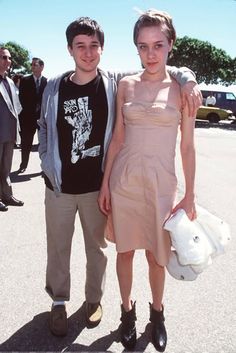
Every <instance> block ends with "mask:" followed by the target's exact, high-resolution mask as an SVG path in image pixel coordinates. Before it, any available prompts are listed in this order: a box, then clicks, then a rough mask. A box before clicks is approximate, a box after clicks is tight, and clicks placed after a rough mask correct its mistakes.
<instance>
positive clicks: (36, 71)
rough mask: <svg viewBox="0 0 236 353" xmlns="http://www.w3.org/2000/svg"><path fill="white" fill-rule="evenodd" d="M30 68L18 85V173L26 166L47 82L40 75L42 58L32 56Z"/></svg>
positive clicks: (22, 171)
mask: <svg viewBox="0 0 236 353" xmlns="http://www.w3.org/2000/svg"><path fill="white" fill-rule="evenodd" d="M31 69H32V74H31V75H27V76H24V77H23V78H21V80H20V86H19V98H20V102H21V105H22V112H21V113H20V116H19V119H20V128H21V164H20V167H19V170H18V173H24V172H25V170H26V168H27V166H28V162H29V156H30V151H31V148H32V144H33V139H34V135H35V132H36V130H37V128H38V125H37V120H38V119H39V117H40V109H41V102H42V95H43V91H44V88H45V86H46V84H47V79H46V77H44V76H42V71H43V69H44V62H43V60H41V59H39V58H33V59H32V63H31Z"/></svg>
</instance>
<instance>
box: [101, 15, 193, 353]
mask: <svg viewBox="0 0 236 353" xmlns="http://www.w3.org/2000/svg"><path fill="white" fill-rule="evenodd" d="M133 38H134V44H135V46H136V47H137V50H138V54H139V56H140V59H141V62H142V65H143V67H144V71H143V72H142V73H139V74H136V75H132V76H127V77H125V78H123V79H121V80H120V82H119V86H118V93H117V113H116V124H115V129H114V133H113V137H112V140H111V143H110V146H109V149H108V153H107V159H106V166H105V172H104V178H103V182H102V186H101V190H100V194H99V199H98V202H99V206H100V209H101V211H102V212H103V213H104V214H105V215H108V224H107V230H106V233H107V237H108V239H110V240H112V241H114V242H115V243H116V249H117V276H118V281H119V286H120V293H121V300H122V305H121V331H120V335H121V342H122V344H123V345H124V347H125V348H126V349H129V350H133V349H134V348H135V345H136V340H137V333H136V327H135V321H136V309H135V306H136V303H135V301H134V300H133V299H132V295H131V289H132V279H133V273H132V272H133V258H134V254H135V250H136V249H145V252H146V258H147V262H148V267H149V284H150V288H151V293H152V303H149V307H150V321H151V325H152V342H153V344H154V346H155V348H156V350H158V351H159V352H164V350H165V348H166V344H167V332H166V328H165V325H164V320H165V318H164V306H163V292H164V283H165V266H166V265H167V264H168V261H169V257H170V251H171V241H170V237H169V234H168V232H167V231H165V230H164V229H163V224H164V222H165V220H166V219H167V218H168V217H169V216H170V215H171V213H172V212H175V211H176V210H177V209H178V208H183V209H184V210H185V211H186V213H187V215H188V217H189V218H190V219H191V220H193V219H194V218H195V217H196V212H195V204H194V177H195V150H194V138H193V136H194V127H195V116H194V115H191V114H190V113H189V110H188V109H187V107H186V106H183V104H182V102H181V91H180V85H179V84H178V83H177V82H176V81H175V80H174V79H173V78H172V77H171V76H170V74H169V73H168V71H167V66H166V62H167V58H168V55H169V53H170V52H171V50H172V48H173V45H174V43H175V40H176V33H175V29H174V26H173V23H172V18H171V17H170V15H169V14H167V13H165V12H162V11H157V10H154V9H152V10H149V11H147V12H145V13H143V14H142V15H141V16H140V17H139V19H138V20H137V22H136V24H135V26H134V32H133ZM179 125H180V131H181V141H180V146H181V147H180V150H181V156H182V165H183V173H184V177H185V194H184V197H183V199H182V200H181V201H180V202H179V203H178V204H177V205H175V204H174V202H175V196H176V191H177V179H176V175H175V149H176V138H177V133H178V127H179ZM142 280H143V279H140V286H142Z"/></svg>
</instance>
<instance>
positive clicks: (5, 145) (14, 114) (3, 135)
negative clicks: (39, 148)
mask: <svg viewBox="0 0 236 353" xmlns="http://www.w3.org/2000/svg"><path fill="white" fill-rule="evenodd" d="M10 66H11V54H10V52H9V50H8V49H7V48H5V47H0V211H7V210H8V207H7V206H8V205H10V206H23V204H24V202H22V201H20V200H17V199H16V198H15V197H14V196H13V193H12V186H11V180H10V172H11V166H12V158H13V151H14V145H15V142H16V141H17V142H19V121H18V114H19V113H20V111H21V105H20V102H19V98H18V95H17V93H16V89H15V85H14V82H13V81H12V80H11V79H10V78H9V77H7V73H8V70H9V68H10Z"/></svg>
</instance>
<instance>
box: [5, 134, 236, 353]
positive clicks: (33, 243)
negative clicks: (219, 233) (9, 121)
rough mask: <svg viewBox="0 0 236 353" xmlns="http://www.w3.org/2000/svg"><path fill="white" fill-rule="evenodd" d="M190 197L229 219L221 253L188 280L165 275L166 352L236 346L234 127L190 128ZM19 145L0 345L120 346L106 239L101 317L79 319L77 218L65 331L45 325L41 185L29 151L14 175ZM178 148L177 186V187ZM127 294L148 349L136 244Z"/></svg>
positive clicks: (206, 352)
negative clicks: (93, 323)
mask: <svg viewBox="0 0 236 353" xmlns="http://www.w3.org/2000/svg"><path fill="white" fill-rule="evenodd" d="M196 148H197V167H198V173H197V179H196V193H197V201H198V203H199V204H201V205H202V206H204V207H206V208H208V209H209V210H210V211H211V212H214V213H216V214H217V215H219V216H221V217H222V218H223V219H225V220H226V221H227V222H229V224H230V226H231V229H232V236H233V239H232V241H231V244H230V246H229V248H228V250H227V252H226V254H225V255H223V256H220V257H218V258H216V259H215V260H214V262H213V264H212V265H211V267H209V268H208V269H207V270H206V271H205V272H204V273H202V274H201V275H200V276H199V277H198V279H197V280H196V281H194V282H188V283H187V282H180V281H176V280H174V279H173V278H171V277H170V276H169V275H167V282H166V290H165V315H166V327H167V330H168V346H167V349H166V352H167V353H235V352H236V318H235V312H236V295H235V291H236V276H235V273H236V261H235V258H236V241H235V237H234V234H235V231H236V219H235V209H236V201H235V200H236V188H235V176H236V163H234V161H235V156H236V132H235V131H222V130H220V129H196ZM19 157H20V151H19V150H15V154H14V164H13V173H12V180H13V190H14V194H15V196H16V197H17V198H19V199H22V200H24V202H25V205H24V207H22V208H17V207H9V211H8V212H5V213H3V212H2V213H1V214H0V283H1V286H0V296H1V310H0V322H1V325H0V351H8V352H12V351H18V352H23V351H25V352H33V351H34V352H35V351H38V352H45V351H47V352H49V351H54V352H56V351H61V352H62V351H66V352H67V351H79V352H86V351H94V352H99V351H101V352H104V351H108V352H122V351H123V348H122V345H121V343H120V342H119V335H118V331H117V327H118V325H119V318H120V299H119V291H118V285H117V280H116V273H115V250H114V247H113V246H112V245H109V247H108V249H107V253H108V256H109V264H108V271H107V284H106V292H105V295H104V299H103V308H104V317H103V320H102V322H101V324H100V325H99V326H98V327H97V328H95V329H87V328H86V327H85V322H84V309H83V301H84V293H83V292H84V272H85V271H84V263H85V259H84V248H83V241H82V234H81V228H80V224H79V222H77V226H76V232H75V235H74V243H73V251H72V259H71V272H72V290H71V300H70V302H69V304H68V305H67V310H68V316H69V334H68V336H67V337H66V338H61V339H59V338H55V337H53V336H52V335H51V334H50V333H49V331H48V324H47V318H48V310H49V309H50V304H51V302H50V299H49V298H48V296H47V295H46V293H45V292H44V289H43V288H44V277H45V258H46V248H45V224H44V204H43V203H44V185H43V180H42V178H41V176H40V166H39V159H38V154H37V152H32V153H31V157H30V165H29V168H28V170H27V172H26V173H25V174H23V175H19V176H17V175H16V174H15V173H14V171H15V170H17V169H18V167H19ZM179 170H180V162H179V156H178V158H177V171H178V174H179V177H180V183H179V193H180V194H181V191H182V190H183V179H182V176H181V175H180V172H179ZM133 297H134V299H136V300H137V316H138V321H137V329H138V343H137V347H136V350H137V351H139V352H143V351H144V352H154V351H155V350H154V348H153V346H152V344H151V343H150V326H149V324H148V310H149V309H148V302H149V301H150V290H149V287H148V283H147V266H146V262H145V258H144V254H143V252H142V251H139V252H137V254H136V257H135V271H134V287H133Z"/></svg>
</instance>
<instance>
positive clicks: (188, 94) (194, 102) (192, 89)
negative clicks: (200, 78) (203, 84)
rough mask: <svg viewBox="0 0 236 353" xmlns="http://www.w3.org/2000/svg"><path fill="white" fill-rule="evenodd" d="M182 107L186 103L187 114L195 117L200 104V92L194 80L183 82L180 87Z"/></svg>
mask: <svg viewBox="0 0 236 353" xmlns="http://www.w3.org/2000/svg"><path fill="white" fill-rule="evenodd" d="M181 95H182V103H183V107H185V105H186V104H187V106H188V112H189V116H191V117H195V116H196V115H197V110H198V108H199V107H200V106H201V105H202V93H201V90H200V88H199V86H198V84H197V83H196V82H193V81H190V82H187V83H185V85H184V86H182V88H181Z"/></svg>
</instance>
